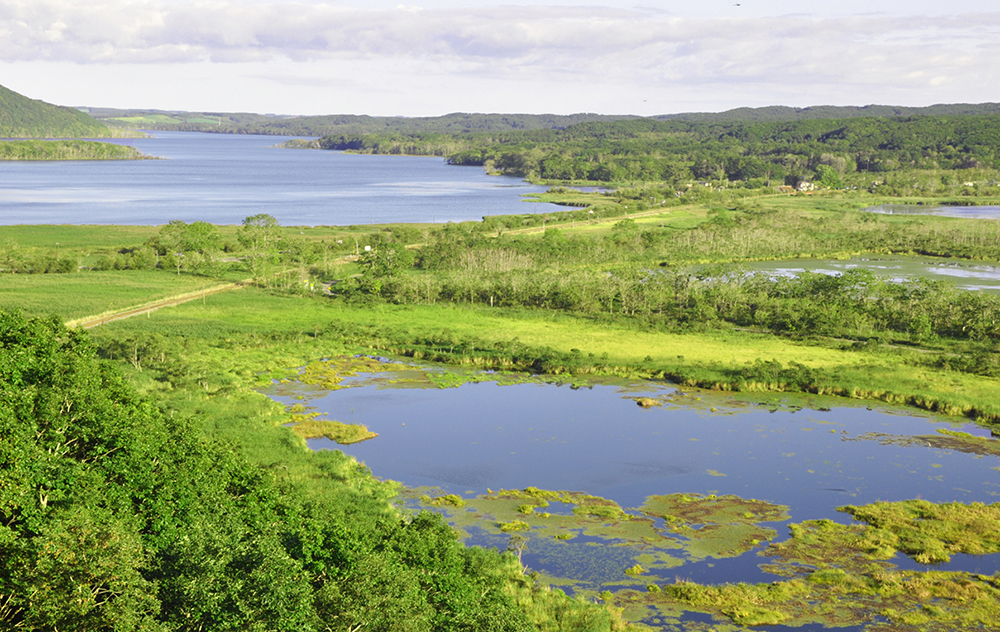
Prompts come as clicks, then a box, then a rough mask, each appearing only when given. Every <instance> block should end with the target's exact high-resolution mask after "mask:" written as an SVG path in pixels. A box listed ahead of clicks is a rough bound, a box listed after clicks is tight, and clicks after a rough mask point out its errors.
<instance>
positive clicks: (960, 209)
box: [864, 204, 1000, 219]
mask: <svg viewBox="0 0 1000 632" xmlns="http://www.w3.org/2000/svg"><path fill="white" fill-rule="evenodd" d="M864 211H866V212H868V213H880V214H882V215H938V216H940V217H959V218H965V219H1000V206H993V205H981V206H977V205H968V206H960V205H946V206H935V205H933V204H879V205H878V206H869V207H868V208H866V209H864Z"/></svg>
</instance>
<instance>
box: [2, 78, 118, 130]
mask: <svg viewBox="0 0 1000 632" xmlns="http://www.w3.org/2000/svg"><path fill="white" fill-rule="evenodd" d="M111 135H112V133H111V130H109V129H108V127H107V126H106V125H104V124H103V123H101V122H100V121H98V120H96V119H94V118H93V117H91V116H89V115H87V114H84V113H83V112H80V111H79V110H75V109H73V108H67V107H61V106H58V105H52V104H50V103H45V102H44V101H37V100H35V99H29V98H28V97H26V96H24V95H22V94H18V93H17V92H14V91H13V90H10V89H8V88H5V87H3V86H0V138H108V137H110V136H111Z"/></svg>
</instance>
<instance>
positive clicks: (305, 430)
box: [291, 415, 378, 445]
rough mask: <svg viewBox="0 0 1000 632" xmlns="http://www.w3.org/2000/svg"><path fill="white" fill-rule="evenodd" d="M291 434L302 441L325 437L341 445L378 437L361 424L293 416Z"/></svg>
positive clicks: (308, 416)
mask: <svg viewBox="0 0 1000 632" xmlns="http://www.w3.org/2000/svg"><path fill="white" fill-rule="evenodd" d="M292 419H293V420H295V421H294V422H293V425H292V426H291V428H292V432H294V433H295V434H296V435H297V436H299V437H302V438H303V439H319V438H320V437H326V438H327V439H331V440H333V441H335V442H337V443H339V444H341V445H350V444H352V443H358V442H360V441H367V440H368V439H374V438H375V437H377V436H378V433H377V432H372V431H370V430H368V428H367V427H366V426H365V425H363V424H345V423H341V422H339V421H330V420H327V419H316V418H314V417H312V416H311V415H293V417H292Z"/></svg>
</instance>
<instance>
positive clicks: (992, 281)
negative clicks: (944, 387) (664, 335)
mask: <svg viewBox="0 0 1000 632" xmlns="http://www.w3.org/2000/svg"><path fill="white" fill-rule="evenodd" d="M741 266H742V267H743V268H745V269H746V270H748V271H751V272H763V273H767V274H770V275H772V276H776V277H777V276H788V277H795V276H799V275H800V274H802V273H803V272H817V273H822V274H842V273H844V272H846V271H848V270H870V271H872V272H874V273H875V274H878V275H879V276H883V277H887V278H888V279H890V280H893V281H904V280H911V279H916V278H925V279H932V280H936V281H944V282H946V283H951V284H953V285H955V286H956V287H958V288H959V289H963V290H982V291H986V292H1000V265H997V264H990V263H985V262H980V261H969V260H968V259H948V258H944V257H918V256H893V255H862V256H857V257H851V258H849V259H783V260H777V261H757V262H748V263H744V264H741Z"/></svg>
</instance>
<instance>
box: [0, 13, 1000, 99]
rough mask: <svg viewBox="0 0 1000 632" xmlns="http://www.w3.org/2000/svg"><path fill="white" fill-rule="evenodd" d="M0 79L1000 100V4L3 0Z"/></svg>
mask: <svg viewBox="0 0 1000 632" xmlns="http://www.w3.org/2000/svg"><path fill="white" fill-rule="evenodd" d="M0 85H4V86H6V87H8V88H10V89H12V90H15V91H17V92H20V93H22V94H25V95H27V96H30V97H32V98H36V99H42V100H45V101H49V102H51V103H57V104H60V105H73V106H106V107H122V108H125V107H128V108H159V109H178V110H191V111H223V112H235V111H240V112H261V113H264V112H271V113H278V114H337V113H347V114H373V115H397V114H398V115H406V116H432V115H439V114H446V113H448V112H527V113H545V112H551V113H560V114H568V113H573V112H598V113H604V114H640V115H651V114H668V113H675V112H691V111H721V110H726V109H729V108H734V107H740V106H753V107H757V106H765V105H789V106H797V107H801V106H808V105H867V104H871V103H877V104H885V105H909V106H920V105H931V104H934V103H982V102H987V101H1000V95H998V94H997V92H998V89H1000V4H998V3H997V0H990V1H985V0H952V1H951V2H941V1H940V0H936V1H934V2H931V1H927V0H909V1H907V2H902V1H901V0H894V1H886V0H867V1H855V0H846V1H841V0H829V1H827V2H812V1H809V0H801V1H791V0H774V1H754V0H739V1H733V0H728V1H718V0H685V1H684V2H675V1H673V0H603V1H601V0H595V1H589V0H576V1H569V0H538V1H528V0H522V1H521V2H514V3H508V4H493V3H479V4H474V3H472V2H469V1H467V0H409V1H408V2H406V3H405V4H400V3H399V2H397V1H387V0H368V1H366V2H360V1H357V0H343V1H338V0H327V1H325V2H319V1H313V0H295V1H292V0H193V1H189V0H0Z"/></svg>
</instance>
